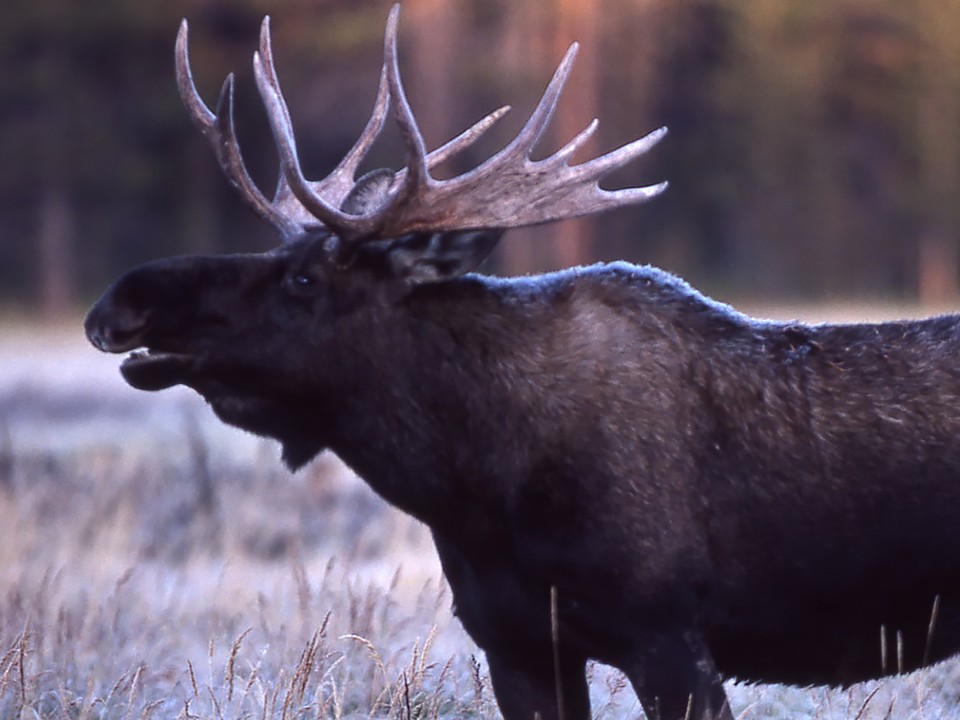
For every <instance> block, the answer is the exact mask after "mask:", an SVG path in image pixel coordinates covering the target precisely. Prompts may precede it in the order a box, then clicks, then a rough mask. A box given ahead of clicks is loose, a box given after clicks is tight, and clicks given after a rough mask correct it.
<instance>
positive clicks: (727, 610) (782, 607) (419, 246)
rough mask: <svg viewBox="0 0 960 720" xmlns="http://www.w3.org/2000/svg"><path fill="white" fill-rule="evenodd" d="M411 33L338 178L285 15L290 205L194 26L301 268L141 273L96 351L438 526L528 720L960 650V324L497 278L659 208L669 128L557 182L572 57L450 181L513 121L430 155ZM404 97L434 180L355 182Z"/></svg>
mask: <svg viewBox="0 0 960 720" xmlns="http://www.w3.org/2000/svg"><path fill="white" fill-rule="evenodd" d="M397 23H398V8H396V7H395V8H394V9H393V11H392V12H391V14H390V18H389V21H388V25H387V33H386V41H385V60H384V69H383V73H382V75H381V82H380V88H379V92H378V95H377V99H376V102H375V107H374V110H373V114H372V117H371V119H370V122H369V123H368V125H367V128H366V129H365V130H364V131H363V133H362V134H361V136H360V139H359V140H358V141H357V144H356V145H355V146H354V148H353V149H351V151H350V152H349V153H348V154H347V156H346V157H345V158H344V160H343V162H341V164H340V165H339V166H338V167H337V168H336V169H334V171H333V172H332V173H331V174H330V175H329V176H328V177H327V178H325V179H323V180H319V181H310V180H307V179H306V178H305V177H304V174H303V172H302V170H301V168H300V165H299V161H298V158H297V151H296V144H295V140H294V136H293V132H292V127H291V121H290V115H289V111H288V110H287V106H286V103H285V101H284V99H283V95H282V93H281V92H280V86H279V82H278V80H277V75H276V71H275V68H274V64H273V58H272V53H271V49H270V37H269V24H268V22H267V21H266V20H265V21H264V25H263V32H262V34H261V43H260V50H259V52H258V53H256V54H255V56H254V67H255V71H256V77H257V83H258V86H259V89H260V93H261V96H262V97H263V100H264V103H265V105H266V107H267V110H268V115H269V118H270V122H271V127H272V129H273V134H274V139H275V141H276V144H277V147H278V151H279V155H280V162H281V169H282V173H281V178H280V181H279V184H278V187H277V190H276V193H275V196H274V198H273V199H267V198H266V196H264V195H263V194H262V192H261V191H260V190H259V189H258V188H257V187H256V186H255V185H254V183H253V182H252V181H251V180H250V177H249V175H248V173H247V171H246V169H245V167H244V164H243V160H242V157H241V154H240V150H239V147H238V145H237V141H236V135H235V132H234V126H233V117H232V104H233V79H232V76H231V77H228V79H227V81H226V82H225V83H224V87H223V91H222V92H221V95H220V99H219V101H218V103H217V106H216V108H215V111H211V110H210V109H209V108H208V107H207V106H206V105H205V104H204V103H203V101H202V100H201V99H200V97H199V95H198V94H197V91H196V88H195V87H194V85H193V81H192V79H191V76H190V69H189V62H188V51H187V26H186V23H185V22H184V24H183V25H182V27H181V31H180V35H179V37H178V40H177V53H176V58H177V77H178V81H179V86H180V90H181V94H182V95H183V98H184V101H185V103H186V105H187V107H188V109H189V111H190V113H191V115H192V117H193V119H194V121H195V123H196V124H197V126H198V127H199V128H200V130H201V132H202V133H203V134H204V135H205V136H206V137H207V139H208V140H209V142H210V143H211V145H212V147H213V149H214V152H215V154H216V156H217V158H218V160H219V161H220V163H221V165H222V166H223V168H224V170H225V172H226V173H227V176H228V177H229V179H230V181H231V183H232V184H233V185H234V186H235V187H237V188H238V189H239V190H240V192H241V194H242V195H243V197H244V198H245V200H246V201H247V202H248V204H249V205H250V206H251V207H252V208H253V210H254V211H255V212H256V213H257V214H259V215H260V216H261V217H262V218H264V219H266V220H267V221H268V222H271V223H272V224H273V225H274V226H275V227H276V228H277V229H278V231H279V233H280V236H281V239H282V240H283V242H282V244H281V245H280V246H279V247H278V248H276V249H274V250H272V251H270V252H266V253H263V254H253V255H234V256H230V255H228V256H219V257H185V258H173V259H168V260H161V261H158V262H153V263H150V264H147V265H144V266H142V267H139V268H136V269H134V270H132V271H130V272H129V273H128V274H126V275H125V276H123V277H121V278H120V279H119V280H118V281H117V282H116V283H115V284H114V285H113V286H112V287H110V288H109V289H108V290H107V291H106V293H105V294H104V296H103V297H102V298H101V299H100V300H99V301H98V302H97V304H96V305H95V306H94V307H93V309H92V310H91V311H90V313H89V315H88V317H87V320H86V331H87V335H88V337H89V338H90V341H91V342H92V343H93V344H94V345H95V346H96V347H98V348H99V349H101V350H104V351H107V352H113V353H127V352H130V351H133V352H132V353H131V354H130V355H129V356H128V357H127V358H126V360H124V362H123V363H122V365H121V372H122V373H123V376H124V378H125V379H126V380H127V382H128V383H129V384H130V385H132V386H133V387H135V388H139V389H143V390H161V389H164V388H167V387H170V386H173V385H178V384H181V385H186V386H189V387H191V388H193V389H195V390H196V391H197V392H198V393H200V394H201V395H202V396H203V397H204V398H206V400H207V401H208V402H209V404H210V405H211V407H212V408H213V410H214V412H215V413H216V414H217V415H218V416H219V417H220V418H221V419H223V420H224V421H225V422H227V423H230V424H232V425H236V426H238V427H241V428H244V429H246V430H249V431H251V432H254V433H257V434H260V435H265V436H269V437H272V438H276V439H277V440H279V441H280V443H281V444H282V446H283V457H284V459H285V461H286V462H287V464H288V465H289V466H290V467H291V468H297V467H299V466H301V465H303V464H304V463H306V462H308V461H309V460H310V459H311V458H312V457H314V456H315V455H316V454H317V453H319V452H321V451H323V450H325V449H331V450H333V451H334V452H336V453H337V454H338V455H339V456H340V457H341V458H342V459H343V460H344V461H345V462H346V463H347V464H349V465H350V466H351V467H352V468H353V469H354V470H355V471H356V472H357V473H358V474H359V475H360V476H361V477H363V478H364V479H365V480H366V481H367V482H368V483H369V484H370V485H371V486H372V487H373V488H374V489H375V490H376V491H377V492H379V493H380V494H381V495H383V496H384V497H385V498H387V499H388V500H389V501H390V502H392V503H394V504H395V505H397V506H398V507H400V508H402V509H403V510H405V511H407V512H409V513H411V514H413V515H414V516H416V517H417V518H419V519H420V520H422V521H423V522H425V523H426V524H427V525H428V526H429V527H430V528H431V530H432V532H433V536H434V539H435V541H436V545H437V550H438V552H439V555H440V559H441V562H442V564H443V568H444V572H445V573H446V576H447V579H448V580H449V582H450V585H451V587H452V589H453V594H454V599H455V604H456V611H457V614H458V616H459V617H460V619H461V621H462V623H463V625H464V627H465V628H466V629H467V631H468V632H469V633H470V635H471V636H472V637H473V638H474V640H476V642H477V643H478V644H479V645H480V646H481V647H482V648H483V649H484V650H485V652H486V654H487V659H488V662H489V667H490V674H491V678H492V682H493V687H494V691H495V693H496V697H497V701H498V703H499V705H500V708H501V711H502V712H503V715H504V717H505V718H507V719H508V720H519V719H523V720H531V719H532V718H533V717H534V716H535V714H539V716H540V717H541V718H543V719H544V720H548V719H554V718H560V717H563V718H566V719H567V720H581V719H582V720H586V719H588V718H589V717H590V709H589V700H588V689H587V685H586V679H585V672H584V666H585V663H586V661H587V660H588V659H598V660H601V661H603V662H606V663H609V664H612V665H615V666H617V667H619V668H621V669H622V670H623V671H624V672H625V673H626V674H627V676H628V677H629V678H630V680H631V682H632V683H633V685H634V687H635V689H636V691H637V694H638V696H639V698H640V701H641V703H642V705H643V707H644V709H645V711H646V713H647V716H648V717H650V718H663V719H664V720H679V719H680V718H684V717H692V718H713V717H723V718H728V719H729V718H731V717H732V715H731V712H730V709H729V707H728V705H727V701H726V696H725V693H724V690H723V685H722V679H723V678H724V677H738V678H741V679H746V680H754V681H775V682H784V683H795V684H803V685H806V684H812V683H838V684H840V683H849V682H853V681H857V680H861V679H865V678H872V677H877V676H880V675H883V674H886V673H889V672H893V671H896V670H905V669H911V668H916V667H920V666H922V665H926V664H928V663H931V662H935V661H938V660H940V659H943V658H945V657H948V656H949V655H951V654H953V653H955V652H957V651H958V650H960V485H958V482H960V369H958V361H957V358H958V357H960V319H958V318H957V317H941V318H935V319H930V320H925V321H913V322H899V323H888V324H882V325H820V326H812V327H810V326H803V325H797V324H779V323H773V322H763V321H757V320H753V319H750V318H748V317H746V316H744V315H741V314H739V313H737V312H735V311H733V310H732V309H730V308H728V307H726V306H723V305H720V304H718V303H715V302H713V301H711V300H709V299H707V298H705V297H704V296H702V295H701V294H699V293H697V292H696V291H695V290H693V289H692V288H690V287H689V286H688V285H686V284H685V283H683V282H682V281H681V280H679V279H677V278H675V277H673V276H671V275H669V274H667V273H664V272H662V271H659V270H656V269H653V268H649V267H645V268H644V267H636V266H632V265H628V264H625V263H614V264H608V265H598V266H593V267H588V268H575V269H571V270H567V271H564V272H559V273H554V274H550V275H543V276H537V277H527V278H512V279H496V278H491V277H486V276H483V275H477V274H471V273H470V271H472V270H473V269H475V268H476V266H477V265H478V264H479V263H480V262H481V261H482V260H483V259H484V258H485V257H486V256H487V255H488V254H489V252H490V251H491V250H492V249H493V247H494V246H495V245H496V243H497V242H498V241H499V239H500V237H501V236H502V234H503V232H504V231H505V230H506V229H507V228H510V227H517V226H522V225H531V224H536V223H542V222H548V221H553V220H562V219H563V218H568V217H574V216H578V215H585V214H591V213H596V212H601V211H605V210H608V209H612V208H616V207H622V206H625V205H631V204H637V203H641V202H644V201H646V200H648V199H650V198H652V197H654V196H655V195H657V194H658V193H659V192H661V191H662V190H663V189H664V187H665V184H660V185H655V186H651V187H646V188H627V189H623V190H616V191H609V190H603V189H601V188H600V187H599V185H598V184H597V183H598V181H599V180H600V179H601V178H602V177H603V176H605V175H606V174H607V173H608V172H610V171H612V170H614V169H616V168H618V167H621V166H622V165H624V164H625V163H627V162H630V161H631V160H633V159H635V158H637V157H639V156H640V155H642V154H643V153H644V152H646V151H647V150H648V149H649V147H650V146H652V145H653V144H654V143H655V142H656V141H657V140H658V139H659V138H660V137H661V136H662V135H663V130H659V131H656V132H654V133H652V134H651V135H648V136H647V137H645V138H641V139H640V140H636V141H634V142H632V143H629V144H627V145H625V146H624V147H622V148H619V149H617V150H614V151H613V152H611V153H608V154H606V155H602V156H600V157H598V158H595V159H592V160H589V161H587V162H584V163H581V164H575V165H571V164H570V163H569V160H570V157H571V156H572V155H573V153H574V152H575V151H576V150H577V149H578V148H579V147H581V146H582V145H583V143H584V142H585V141H586V139H587V138H588V137H589V136H590V134H591V133H592V132H593V129H594V128H595V127H596V124H595V123H591V124H590V125H589V126H588V127H587V128H586V129H585V130H584V132H582V133H581V134H580V135H578V136H577V137H576V138H574V139H573V140H572V141H571V142H570V143H569V144H568V145H566V146H564V147H563V148H562V149H561V150H559V151H558V152H556V153H554V154H553V155H550V156H548V157H546V158H544V159H542V160H531V158H530V153H531V150H532V149H533V147H534V146H535V144H536V142H537V140H538V139H539V138H540V135H541V134H542V132H543V130H544V128H545V127H546V125H547V123H548V122H549V120H550V117H551V115H552V112H553V109H554V107H555V105H556V103H557V100H558V98H559V95H560V91H561V90H562V87H563V85H564V82H565V81H566V78H567V76H568V75H569V72H570V69H571V66H572V61H573V56H574V54H575V51H576V47H575V46H574V47H572V48H571V50H570V52H568V53H567V56H566V57H565V58H564V60H563V62H562V63H561V65H560V67H559V68H558V70H557V72H556V74H555V75H554V77H553V80H552V81H551V83H550V85H549V86H548V88H547V90H546V92H545V94H544V96H543V98H542V100H541V101H540V104H539V105H538V106H537V108H536V109H535V110H534V112H533V114H532V116H531V117H530V119H529V121H528V122H527V123H526V125H524V127H523V128H522V129H521V131H520V133H519V134H518V135H517V137H516V138H515V139H514V140H513V141H511V142H510V143H509V144H508V145H507V146H506V147H505V148H504V149H503V150H501V151H500V152H499V153H497V154H495V155H493V156H492V157H491V158H489V159H488V160H486V161H485V162H483V163H482V164H480V165H479V166H478V167H477V168H475V169H474V170H471V171H469V172H467V173H464V174H463V175H458V176H456V177H454V178H451V179H449V180H442V181H441V180H437V179H435V178H433V177H432V175H431V172H430V171H431V168H432V167H433V166H434V165H436V164H437V163H438V162H441V161H442V160H444V159H446V158H448V157H450V156H451V155H453V154H455V153H457V152H460V151H461V150H463V149H464V148H465V147H467V146H468V145H470V144H471V143H472V142H474V140H476V138H477V137H479V136H480V135H481V134H482V133H483V132H484V131H485V130H486V129H487V128H488V127H489V126H490V125H492V124H493V123H494V122H495V121H496V120H498V119H499V117H500V116H501V115H502V114H503V112H504V111H503V110H499V111H497V112H495V113H492V114H491V115H489V116H487V117H486V118H484V119H482V120H481V121H480V122H478V123H477V124H476V125H474V126H473V127H472V128H470V129H468V130H467V131H466V132H464V133H463V134H461V135H460V136H458V137H457V138H455V139H453V140H452V141H450V142H449V143H447V144H446V145H444V146H442V147H440V148H439V149H437V150H434V151H433V152H430V153H428V152H427V151H426V149H425V144H424V141H423V138H422V136H421V133H420V131H419V129H418V126H417V123H416V119H415V118H414V116H413V114H412V112H411V111H410V107H409V104H408V103H407V101H406V98H405V95H404V91H403V86H402V82H401V79H400V75H399V69H398V63H397V47H396V45H397V43H396V37H397ZM391 102H392V104H393V105H394V106H395V111H394V113H393V115H394V117H395V120H396V122H397V124H398V125H399V127H400V131H401V136H402V137H403V140H404V143H405V146H406V156H407V165H406V167H405V168H404V169H402V170H400V171H398V172H394V171H391V170H376V171H373V172H369V173H367V174H365V175H363V176H362V177H360V178H359V179H357V174H358V167H359V165H360V163H361V162H362V161H363V159H364V157H365V156H366V153H367V151H368V150H369V147H370V145H371V144H372V143H373V141H374V140H375V139H376V138H377V136H378V135H379V133H380V131H381V129H382V127H383V125H384V123H385V121H386V119H387V118H388V115H389V114H390V112H389V107H390V105H391ZM895 645H899V647H900V648H901V651H900V656H901V657H900V658H899V660H898V661H894V660H893V659H890V658H888V657H887V656H886V654H885V653H884V652H882V650H881V649H882V647H886V646H888V647H894V646H895ZM890 654H891V655H892V654H893V653H892V652H891V653H890Z"/></svg>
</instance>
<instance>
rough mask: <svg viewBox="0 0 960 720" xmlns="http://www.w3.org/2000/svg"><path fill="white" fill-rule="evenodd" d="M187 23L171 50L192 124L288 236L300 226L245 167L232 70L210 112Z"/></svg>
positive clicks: (249, 199) (247, 196) (236, 182)
mask: <svg viewBox="0 0 960 720" xmlns="http://www.w3.org/2000/svg"><path fill="white" fill-rule="evenodd" d="M188 33H189V29H188V24H187V21H186V19H184V20H183V21H181V23H180V30H179V32H178V33H177V42H176V50H175V53H174V58H175V64H176V75H177V88H178V90H179V91H180V97H181V99H182V100H183V104H184V105H185V106H186V108H187V111H188V112H189V114H190V117H191V118H192V119H193V122H194V124H195V125H196V126H197V127H198V128H199V129H200V132H201V133H202V134H203V136H204V137H205V138H207V141H208V142H209V143H210V145H211V147H212V148H213V152H214V155H215V156H216V158H217V161H218V162H219V163H220V166H221V167H222V168H223V171H224V174H225V175H226V176H227V179H228V180H229V181H230V183H231V184H232V185H233V186H234V187H236V188H237V189H238V190H239V191H240V194H241V196H242V197H243V199H244V200H245V201H246V203H247V204H248V205H249V206H250V207H251V208H252V209H253V211H254V212H255V213H257V214H258V215H259V216H260V217H262V218H264V219H265V220H267V221H268V222H270V223H272V224H273V225H275V226H276V227H277V228H278V229H279V230H280V232H281V233H282V234H283V235H285V236H287V235H291V234H293V233H295V232H296V231H297V230H298V229H299V226H298V225H297V224H296V223H295V222H294V221H292V220H291V219H290V218H289V217H287V216H286V215H284V214H283V213H281V212H279V211H278V210H277V209H276V208H275V207H273V206H272V205H271V204H270V202H269V201H268V200H267V198H266V197H265V196H264V194H263V193H262V192H260V189H259V188H258V187H257V186H256V184H255V183H254V182H253V179H252V178H251V177H250V173H249V172H248V171H247V167H246V164H245V163H244V161H243V156H242V154H241V153H240V144H239V142H238V140H237V135H236V129H235V126H234V122H233V82H234V81H233V74H232V73H231V74H230V75H227V77H226V79H225V80H224V82H223V86H222V87H221V89H220V96H219V98H218V100H217V109H216V112H212V111H211V110H210V108H208V107H207V105H206V103H205V102H204V101H203V99H202V98H201V97H200V93H199V91H198V90H197V86H196V83H195V82H194V80H193V72H192V71H191V69H190V51H189V47H188Z"/></svg>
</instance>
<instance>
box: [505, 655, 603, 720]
mask: <svg viewBox="0 0 960 720" xmlns="http://www.w3.org/2000/svg"><path fill="white" fill-rule="evenodd" d="M487 663H488V664H489V666H490V679H491V680H492V681H493V693H494V695H496V698H497V705H499V707H500V712H501V714H502V715H503V717H504V720H534V717H535V716H536V717H539V718H540V720H590V696H589V690H588V688H587V678H586V672H585V667H584V666H585V665H586V660H585V659H584V658H577V659H575V660H572V659H565V658H561V664H560V681H559V688H560V692H559V697H561V698H562V709H560V708H558V706H557V699H558V691H557V679H556V672H555V668H554V663H553V657H552V652H551V651H550V650H547V651H546V652H544V653H536V654H535V656H533V655H525V657H524V658H522V659H519V660H518V658H516V657H515V656H514V657H510V656H508V655H505V654H503V655H501V654H495V653H491V652H487Z"/></svg>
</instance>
